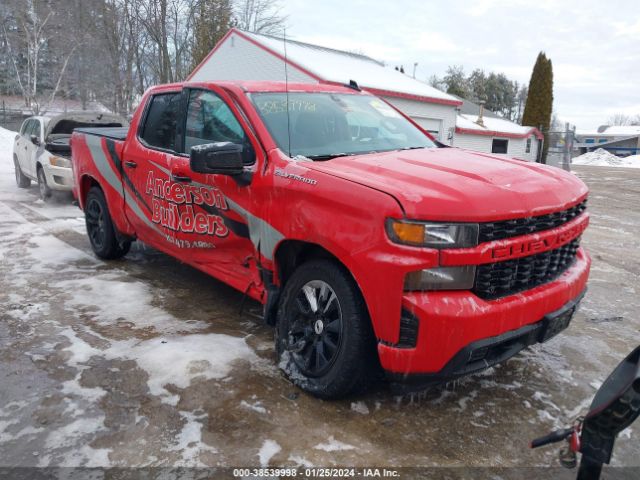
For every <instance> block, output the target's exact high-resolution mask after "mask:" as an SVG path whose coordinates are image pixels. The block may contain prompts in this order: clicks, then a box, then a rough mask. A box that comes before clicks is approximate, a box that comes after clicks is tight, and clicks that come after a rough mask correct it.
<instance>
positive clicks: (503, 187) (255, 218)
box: [72, 82, 590, 398]
mask: <svg viewBox="0 0 640 480" xmlns="http://www.w3.org/2000/svg"><path fill="white" fill-rule="evenodd" d="M72 157H73V158H72V160H73V167H74V168H73V173H74V194H75V196H76V198H77V199H78V203H79V205H80V207H81V208H82V209H83V210H84V213H85V218H86V226H87V233H88V236H89V239H90V242H91V246H92V248H93V251H94V252H95V254H96V255H97V256H98V257H100V258H103V259H115V258H119V257H122V256H124V255H125V254H126V253H127V251H128V250H129V247H130V245H131V242H132V241H134V240H136V239H139V240H141V241H142V242H144V243H145V244H148V245H151V246H152V247H154V248H156V249H158V250H161V251H163V252H165V253H167V254H169V255H171V256H173V257H175V258H177V259H179V260H180V261H182V262H184V263H187V264H189V265H192V266H193V267H195V268H197V269H200V270H202V271H204V272H206V273H207V274H209V275H211V276H213V277H215V278H218V279H220V280H222V281H224V282H226V283H228V284H229V285H231V286H233V287H235V288H236V289H238V290H240V291H241V292H244V293H245V294H246V295H247V296H249V297H251V298H253V299H255V300H257V301H258V302H260V303H261V304H262V305H263V308H264V319H265V321H266V322H268V323H269V324H272V325H274V326H275V339H276V340H275V350H276V354H277V357H278V365H279V366H280V368H281V369H282V370H283V372H284V373H285V375H286V376H287V377H288V378H289V379H290V380H291V381H292V382H294V383H295V384H296V385H298V386H299V387H301V388H302V389H304V390H306V391H308V392H310V393H312V394H314V395H316V396H319V397H322V398H337V397H341V396H345V395H348V394H351V393H353V392H355V391H358V390H361V389H362V388H364V387H365V386H366V385H367V384H369V383H370V382H371V381H372V380H373V379H375V378H378V377H379V372H381V371H383V372H384V373H385V374H386V375H387V377H388V378H389V379H390V381H391V383H392V384H393V385H405V386H406V388H424V387H425V386H428V385H432V384H437V383H442V382H446V381H448V380H451V379H454V378H457V377H460V376H463V375H467V374H470V373H473V372H477V371H479V370H481V369H484V368H486V367H489V366H491V365H494V364H496V363H498V362H501V361H504V360H506V359H507V358H510V357H511V356H513V355H515V354H516V353H518V352H519V351H520V350H522V349H523V348H526V347H528V346H530V345H532V344H535V343H539V342H544V341H546V340H548V339H549V338H551V337H553V336H554V335H556V334H558V333H559V332H560V331H562V330H563V329H565V328H566V327H567V326H568V325H569V322H570V321H571V318H572V315H573V313H574V311H575V309H576V308H577V305H578V303H579V301H580V300H581V298H582V296H583V294H584V291H585V289H586V283H587V277H588V274H589V267H590V258H589V256H588V254H587V253H586V252H585V250H584V249H583V248H582V247H581V246H580V238H581V235H582V233H583V232H584V230H585V228H586V227H587V224H588V222H589V215H588V213H587V212H586V203H587V193H588V191H587V187H586V186H585V185H584V183H583V182H582V181H581V180H580V179H578V178H577V177H575V176H574V175H572V174H570V173H567V172H564V171H562V170H559V169H556V168H553V167H547V166H544V165H539V164H531V163H526V162H522V161H517V160H513V159H509V158H505V157H503V156H494V155H489V154H484V153H478V152H471V151H465V150H460V149H457V148H450V147H445V146H443V145H441V144H439V143H437V142H436V141H434V140H433V139H432V138H431V137H430V136H429V134H428V133H426V132H424V131H423V130H422V129H421V128H420V127H419V126H418V125H416V124H415V123H414V122H413V121H412V120H411V119H409V118H408V117H406V116H405V115H403V114H402V113H401V112H399V111H398V110H396V109H395V108H394V107H392V106H391V105H390V104H388V103H386V102H385V101H384V100H381V99H379V98H377V97H375V96H372V95H370V94H368V93H366V92H364V91H361V90H360V89H359V88H358V87H357V85H355V84H351V85H350V86H334V85H322V84H321V85H308V84H288V85H285V83H279V82H211V83H180V84H171V85H162V86H157V87H153V88H151V89H150V90H149V91H148V92H147V93H146V94H145V95H144V97H143V99H142V102H141V105H140V107H139V108H138V110H137V112H136V113H135V115H134V116H133V120H132V122H131V126H130V127H129V128H128V129H126V128H101V129H90V128H88V129H79V130H75V132H74V134H73V138H72Z"/></svg>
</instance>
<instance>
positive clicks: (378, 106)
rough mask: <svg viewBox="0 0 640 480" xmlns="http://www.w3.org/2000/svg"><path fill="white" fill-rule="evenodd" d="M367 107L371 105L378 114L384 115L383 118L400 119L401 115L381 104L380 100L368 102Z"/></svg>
mask: <svg viewBox="0 0 640 480" xmlns="http://www.w3.org/2000/svg"><path fill="white" fill-rule="evenodd" d="M369 105H371V106H372V107H373V108H375V109H376V110H377V111H378V113H380V114H381V115H384V116H385V117H389V118H401V115H400V114H399V113H398V112H396V111H395V110H394V109H393V108H391V107H390V106H389V105H387V104H386V103H384V102H381V101H380V100H371V101H370V102H369Z"/></svg>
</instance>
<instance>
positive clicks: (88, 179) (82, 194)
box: [78, 174, 104, 208]
mask: <svg viewBox="0 0 640 480" xmlns="http://www.w3.org/2000/svg"><path fill="white" fill-rule="evenodd" d="M92 187H98V188H99V189H100V190H102V191H103V192H104V189H103V188H102V186H101V185H100V183H99V182H98V181H97V180H96V179H95V178H94V177H92V176H91V175H89V174H84V175H83V176H82V178H80V182H79V184H78V202H79V203H80V206H81V207H82V208H84V205H85V202H86V199H87V194H88V193H89V190H91V188H92Z"/></svg>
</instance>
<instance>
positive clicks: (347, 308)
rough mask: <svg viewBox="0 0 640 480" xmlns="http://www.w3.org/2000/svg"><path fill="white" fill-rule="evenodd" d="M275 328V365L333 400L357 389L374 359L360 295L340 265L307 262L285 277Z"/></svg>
mask: <svg viewBox="0 0 640 480" xmlns="http://www.w3.org/2000/svg"><path fill="white" fill-rule="evenodd" d="M277 319H278V320H277V322H278V323H277V326H276V352H277V354H278V359H279V366H280V368H281V369H282V370H283V371H284V373H285V375H286V376H287V377H288V378H289V379H290V380H291V381H292V382H293V383H294V384H295V385H297V386H298V387H300V388H302V389H303V390H305V391H307V392H309V393H311V394H312V395H315V396H317V397H320V398H325V399H334V398H340V397H344V396H347V395H350V394H354V393H356V392H359V391H362V390H363V389H364V388H365V387H367V386H368V385H369V383H370V382H371V380H372V379H374V378H375V377H376V376H375V366H376V365H377V355H376V346H375V339H374V335H373V330H372V328H371V322H370V320H369V315H368V312H367V309H366V306H365V304H364V300H363V298H362V295H361V293H360V291H359V289H358V287H357V285H356V284H355V282H354V281H353V279H352V278H351V276H350V275H349V272H348V271H347V270H346V269H345V268H344V267H343V266H341V265H340V264H338V263H337V262H335V261H332V260H326V259H316V260H310V261H308V262H306V263H304V264H302V265H301V266H299V267H298V268H297V269H296V270H295V271H294V272H293V274H292V275H291V277H290V278H289V279H288V281H287V283H286V285H285V287H284V290H283V294H282V296H281V298H280V303H279V307H278V315H277Z"/></svg>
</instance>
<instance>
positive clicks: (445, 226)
mask: <svg viewBox="0 0 640 480" xmlns="http://www.w3.org/2000/svg"><path fill="white" fill-rule="evenodd" d="M478 230H479V226H478V224H477V223H427V222H415V221H411V220H395V219H393V218H389V219H387V235H389V238H390V239H391V240H392V241H394V242H396V243H402V244H404V245H412V246H415V247H430V248H465V247H475V246H476V245H478Z"/></svg>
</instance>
